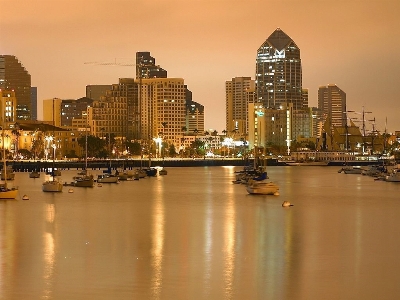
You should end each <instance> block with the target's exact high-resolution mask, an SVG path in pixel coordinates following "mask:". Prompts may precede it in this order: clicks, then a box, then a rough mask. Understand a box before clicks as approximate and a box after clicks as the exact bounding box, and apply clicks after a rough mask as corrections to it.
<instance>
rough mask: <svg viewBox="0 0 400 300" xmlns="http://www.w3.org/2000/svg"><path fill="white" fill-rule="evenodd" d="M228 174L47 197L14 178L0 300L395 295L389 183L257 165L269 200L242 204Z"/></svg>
mask: <svg viewBox="0 0 400 300" xmlns="http://www.w3.org/2000/svg"><path fill="white" fill-rule="evenodd" d="M240 169H241V168H238V167H236V168H234V167H197V168H169V169H168V175H167V176H164V177H162V176H159V177H156V178H146V179H141V180H139V181H126V182H121V183H120V184H109V185H107V184H103V186H102V187H98V186H95V187H94V188H73V193H69V192H68V190H69V187H64V192H63V193H57V194H50V193H43V192H42V191H41V183H42V181H43V175H44V174H42V178H39V179H30V178H29V177H28V173H17V175H16V179H15V182H14V183H15V184H16V185H19V187H20V196H21V197H22V195H24V194H26V195H28V196H29V199H30V200H29V201H23V200H21V199H19V200H16V201H0V299H7V300H13V299H18V300H21V299H23V300H24V299H57V300H58V299H74V300H77V299H78V300H80V299H96V300H100V299H119V300H120V299H207V300H212V299H304V300H305V299H307V300H309V299H328V300H329V299H363V300H364V299H398V298H399V297H400V284H399V282H400V255H399V251H400V184H397V183H389V182H381V181H374V180H373V179H372V178H371V177H366V176H361V175H345V174H339V173H337V170H338V167H270V168H269V169H268V174H269V176H270V178H271V179H272V180H274V181H275V182H277V183H278V184H279V185H280V189H281V191H280V196H254V195H247V192H246V190H245V187H244V186H242V185H235V184H232V182H231V181H232V180H233V179H234V171H235V170H240ZM94 172H97V173H100V171H94ZM75 173H76V171H63V174H62V179H64V180H65V181H71V179H72V176H74V175H75ZM285 200H287V201H290V202H291V203H292V204H294V206H292V207H290V208H283V207H282V206H281V205H282V202H283V201H285Z"/></svg>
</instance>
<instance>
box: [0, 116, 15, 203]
mask: <svg viewBox="0 0 400 300" xmlns="http://www.w3.org/2000/svg"><path fill="white" fill-rule="evenodd" d="M1 138H2V145H3V157H2V158H3V171H4V183H3V184H1V185H0V200H1V199H15V198H16V197H17V195H18V189H17V188H15V187H13V188H8V186H7V163H6V148H5V146H4V122H3V126H2V134H1Z"/></svg>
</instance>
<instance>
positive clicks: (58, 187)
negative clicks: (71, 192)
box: [42, 180, 63, 192]
mask: <svg viewBox="0 0 400 300" xmlns="http://www.w3.org/2000/svg"><path fill="white" fill-rule="evenodd" d="M62 189H63V184H62V182H60V181H57V180H55V181H52V180H48V181H45V182H43V184H42V191H43V192H62Z"/></svg>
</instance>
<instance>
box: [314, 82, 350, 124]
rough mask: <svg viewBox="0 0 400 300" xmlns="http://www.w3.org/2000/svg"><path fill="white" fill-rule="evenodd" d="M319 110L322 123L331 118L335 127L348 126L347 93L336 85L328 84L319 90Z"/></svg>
mask: <svg viewBox="0 0 400 300" xmlns="http://www.w3.org/2000/svg"><path fill="white" fill-rule="evenodd" d="M318 109H319V110H320V111H321V114H322V123H325V121H326V119H327V118H329V119H330V123H331V126H333V127H343V126H345V125H346V115H345V112H346V93H345V92H344V91H343V90H341V89H340V88H339V87H338V86H337V85H336V84H328V85H327V86H321V87H320V88H319V89H318Z"/></svg>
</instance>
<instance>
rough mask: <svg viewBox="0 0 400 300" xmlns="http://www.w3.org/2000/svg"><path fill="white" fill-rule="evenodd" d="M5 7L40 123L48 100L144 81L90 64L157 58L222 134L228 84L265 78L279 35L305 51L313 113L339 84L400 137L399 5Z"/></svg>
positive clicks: (1, 34)
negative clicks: (258, 69)
mask: <svg viewBox="0 0 400 300" xmlns="http://www.w3.org/2000/svg"><path fill="white" fill-rule="evenodd" d="M0 2H1V4H2V10H3V17H2V19H1V20H0V53H1V54H8V55H15V56H16V57H17V58H18V59H19V60H20V61H21V63H22V64H23V65H24V67H25V68H26V69H27V71H28V72H29V74H30V75H31V77H32V86H35V87H38V104H39V105H38V118H41V117H42V106H41V105H42V100H44V99H49V98H54V97H57V98H62V99H78V98H81V97H83V96H85V89H86V86H87V85H97V84H99V85H101V84H104V85H108V84H114V83H117V82H118V80H119V78H127V77H130V78H134V77H135V76H136V74H135V71H136V68H135V67H134V66H131V67H126V66H104V65H85V64H84V63H85V62H88V61H92V62H113V61H116V62H118V63H121V64H134V63H135V54H136V52H140V51H149V52H151V54H152V55H153V56H154V57H156V58H157V64H159V65H161V66H162V67H163V68H165V69H167V70H168V77H171V78H183V79H184V81H185V84H186V85H187V86H188V89H189V90H191V91H192V93H193V101H196V102H198V103H200V104H202V105H204V107H205V128H206V129H209V128H213V129H216V130H217V131H219V132H222V130H224V129H225V82H226V81H227V80H231V79H232V78H234V77H243V76H245V77H246V76H249V77H251V78H252V79H254V78H255V65H256V54H257V49H258V48H259V47H260V46H261V45H262V44H263V43H264V42H265V40H266V39H267V38H268V37H269V36H270V35H271V33H272V32H274V30H275V29H276V28H278V27H279V28H281V29H282V30H283V31H284V32H285V33H286V34H287V35H289V36H290V37H291V38H292V39H293V40H294V41H295V42H296V44H297V46H298V47H299V48H300V50H301V60H302V67H303V88H308V89H309V105H310V106H314V107H316V106H317V99H318V88H319V87H320V86H324V85H328V84H337V85H338V86H340V88H341V89H343V90H344V91H345V92H346V94H347V106H348V107H347V109H348V110H353V111H358V112H361V111H362V110H363V109H365V110H366V111H371V112H372V113H371V114H368V119H373V118H374V117H375V120H376V125H375V129H377V130H379V131H381V132H382V131H384V129H385V119H386V118H387V120H388V130H389V131H392V132H393V131H394V130H400V118H399V117H398V112H397V111H396V105H397V106H398V104H397V99H398V98H399V96H398V94H397V93H396V92H397V89H396V88H397V83H398V81H399V80H398V79H397V78H398V75H397V74H396V70H397V69H399V67H400V62H399V61H396V53H397V52H399V51H400V39H399V37H400V21H399V20H398V18H397V16H396V12H397V11H398V10H399V8H400V3H399V2H398V1H395V0H393V1H392V0H381V1H353V0H350V1H322V0H321V1H318V0H309V1H293V0H292V1H290V0H286V1H285V0H282V1H251V0H250V1H225V0H220V1H191V2H190V4H188V3H187V1H181V0H172V1H162V0H155V1H151V2H149V1H118V0H116V1H113V2H111V1H86V2H85V3H81V2H78V1H74V0H70V1H66V0H60V1H57V2H50V1H31V2H27V3H25V2H24V3H22V1H9V0H0ZM300 2H301V3H300ZM271 4H273V6H271ZM77 7H78V8H79V9H77ZM33 8H35V11H42V12H43V14H42V15H41V16H40V18H39V17H37V15H35V14H32V11H33ZM94 8H95V9H94ZM61 11H62V14H60V13H59V12H61ZM264 19H266V20H267V21H264ZM27 28H29V30H27ZM354 116H356V115H354ZM370 127H371V126H370Z"/></svg>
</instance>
